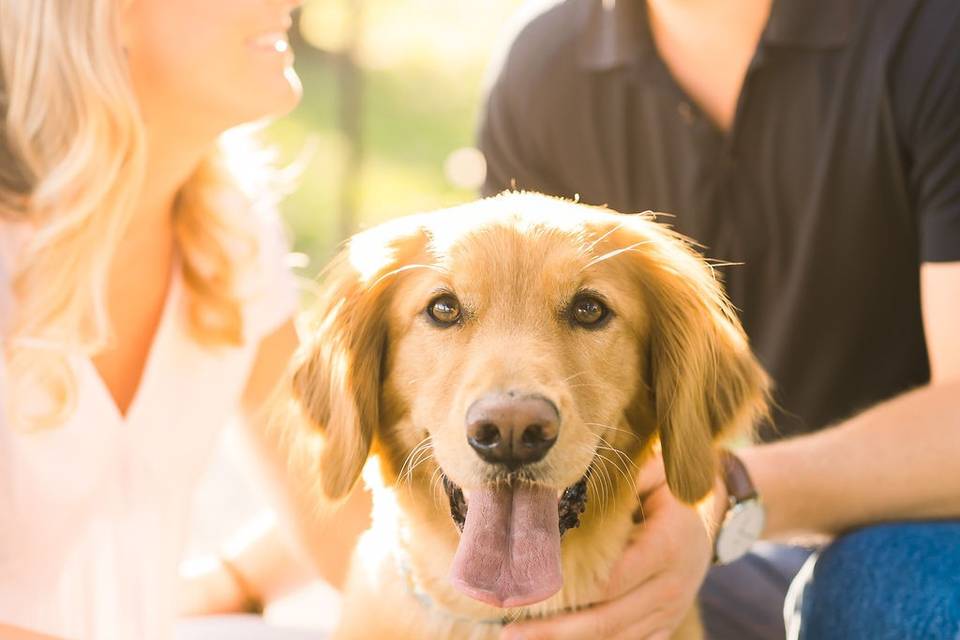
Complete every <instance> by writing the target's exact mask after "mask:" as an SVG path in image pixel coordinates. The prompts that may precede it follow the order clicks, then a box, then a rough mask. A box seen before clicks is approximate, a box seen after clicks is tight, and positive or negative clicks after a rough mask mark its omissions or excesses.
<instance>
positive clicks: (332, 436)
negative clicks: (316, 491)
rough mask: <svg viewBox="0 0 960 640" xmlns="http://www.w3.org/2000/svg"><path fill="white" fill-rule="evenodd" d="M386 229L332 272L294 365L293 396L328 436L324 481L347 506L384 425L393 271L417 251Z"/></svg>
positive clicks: (360, 243)
mask: <svg viewBox="0 0 960 640" xmlns="http://www.w3.org/2000/svg"><path fill="white" fill-rule="evenodd" d="M394 233H399V232H398V231H396V232H395V231H394V230H393V229H392V227H390V226H388V225H384V227H383V228H382V229H380V230H379V233H378V234H377V235H376V236H374V235H373V234H371V232H367V233H365V234H360V235H358V236H355V237H354V238H353V239H352V240H351V242H350V244H349V245H348V246H347V248H346V249H344V250H343V251H342V252H341V253H340V254H339V255H338V256H337V257H336V258H335V259H334V261H333V262H332V263H331V264H330V266H329V267H328V268H327V270H326V272H325V276H324V277H323V281H322V284H321V293H320V297H319V299H318V301H317V304H316V306H315V313H314V316H315V319H314V321H313V323H312V326H311V327H310V329H309V335H308V336H307V338H308V341H307V342H305V344H304V345H303V346H301V349H300V352H299V353H298V354H297V356H296V358H295V360H294V370H293V376H292V380H291V387H292V389H291V392H292V394H293V397H294V399H295V400H296V401H297V402H298V403H299V404H300V408H301V412H302V413H303V415H304V417H305V418H307V420H308V421H309V422H310V423H312V426H313V428H315V429H317V430H318V431H320V433H321V434H322V436H323V445H322V448H321V450H320V481H321V486H322V487H323V491H324V493H325V494H326V496H327V497H328V498H330V499H332V500H337V499H340V498H342V497H344V496H346V495H347V493H349V491H350V489H351V488H352V487H353V485H354V484H355V483H356V482H357V480H358V479H359V477H360V472H361V471H362V470H363V465H364V464H365V463H366V460H367V457H368V456H369V454H370V449H371V445H372V443H373V439H374V434H375V433H376V431H377V427H378V425H379V423H380V389H381V383H382V379H381V378H382V375H383V371H382V368H383V363H384V358H385V353H386V348H387V338H388V327H387V313H388V308H389V306H390V301H391V298H392V293H393V288H394V285H395V281H396V278H395V277H394V275H393V273H392V272H393V271H394V270H395V269H396V268H397V266H398V265H399V264H401V263H402V261H403V260H404V259H405V258H406V256H405V252H406V251H409V250H410V244H411V243H410V242H408V240H410V237H409V236H403V237H398V236H395V235H394Z"/></svg>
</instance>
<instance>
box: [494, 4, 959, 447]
mask: <svg viewBox="0 0 960 640" xmlns="http://www.w3.org/2000/svg"><path fill="white" fill-rule="evenodd" d="M609 4H613V3H609ZM539 6H540V8H539V9H536V10H534V11H533V12H532V13H530V12H528V15H527V17H525V18H524V19H522V20H521V21H520V23H519V24H517V26H516V30H515V31H514V36H513V39H512V40H511V42H510V43H509V47H507V48H506V49H505V50H504V52H503V55H502V56H501V58H500V62H499V63H498V65H497V66H496V67H495V68H494V74H493V76H492V77H491V83H490V85H489V95H488V99H487V102H486V109H485V113H484V117H483V120H482V124H481V128H480V135H479V144H480V148H481V149H482V151H483V152H484V154H485V155H486V158H487V163H488V176H487V181H486V184H485V186H484V192H485V193H486V194H492V193H496V192H498V191H500V190H502V189H506V188H509V187H511V186H512V185H515V186H516V187H518V188H522V189H532V190H538V191H543V192H546V193H551V194H557V195H563V196H567V197H572V196H574V195H577V194H579V197H580V199H581V200H582V201H584V202H588V203H594V204H607V205H609V206H610V207H613V208H615V209H618V210H620V211H625V212H636V211H643V210H646V209H653V210H657V211H664V212H670V213H672V214H673V215H674V216H675V217H674V218H667V219H665V221H667V222H669V223H671V224H672V225H673V226H675V227H676V228H677V229H678V230H679V231H681V232H682V233H684V234H686V235H688V236H690V237H691V238H694V239H695V240H696V241H698V242H699V243H701V244H702V245H704V246H705V249H704V251H705V253H706V254H707V255H708V256H709V257H711V258H715V259H718V260H722V261H729V262H734V263H740V264H739V265H738V266H728V267H725V268H723V269H722V274H723V277H724V279H725V282H726V286H727V290H728V293H729V295H730V297H731V299H732V300H733V303H734V304H735V305H736V307H737V308H738V309H739V311H740V314H741V319H742V320H743V323H744V326H745V328H746V330H747V333H748V334H749V336H750V339H751V342H752V345H753V348H754V349H755V351H756V353H757V354H758V357H759V358H760V360H761V362H762V363H763V365H764V366H765V367H766V368H767V370H768V371H769V372H770V374H771V376H772V377H773V379H774V381H775V383H776V390H775V400H776V402H777V404H778V409H777V411H776V415H775V426H774V427H773V428H766V429H765V431H764V432H763V433H762V434H761V435H762V437H764V438H767V439H769V438H772V437H775V436H776V435H783V434H793V433H801V432H806V431H811V430H814V429H818V428H821V427H823V426H825V425H827V424H828V423H831V422H834V421H837V420H839V419H842V418H844V417H847V416H849V415H850V414H852V413H854V412H856V411H858V410H861V409H864V408H866V407H868V406H870V405H872V404H874V403H876V402H877V401H880V400H883V399H885V398H888V397H890V396H893V395H895V394H898V393H900V392H902V391H905V390H907V389H909V388H911V387H915V386H918V385H922V384H924V383H925V382H927V381H928V379H929V366H928V361H927V353H926V347H925V343H924V335H923V326H922V322H921V309H920V290H919V266H920V264H921V263H922V262H924V261H954V260H960V2H957V0H929V1H924V0H774V3H773V8H772V12H771V16H770V19H769V21H768V23H767V25H766V28H765V30H764V32H763V35H762V37H761V42H760V44H759V47H758V49H757V51H756V53H755V56H754V58H753V60H752V62H751V64H750V66H749V70H748V72H747V76H746V79H745V82H744V85H743V89H742V93H741V95H740V98H739V102H738V104H737V109H736V115H735V119H734V122H733V125H732V128H731V130H730V131H729V133H727V134H725V133H722V132H721V131H719V130H718V129H717V128H716V127H715V126H713V125H712V123H711V122H710V121H709V120H708V119H707V118H706V117H705V116H704V115H703V114H702V113H701V111H700V110H699V109H698V107H697V105H696V104H694V103H693V102H692V101H691V100H690V99H689V98H688V97H687V96H686V95H685V93H684V91H683V90H682V89H681V88H680V87H679V85H678V84H677V83H676V82H675V80H674V79H673V77H672V76H671V74H670V72H669V71H668V70H667V68H666V66H665V65H664V63H663V61H662V60H661V59H660V58H659V56H658V54H657V51H656V48H655V46H654V44H653V41H652V38H651V35H650V32H649V29H648V26H647V22H646V14H645V7H646V4H645V2H642V1H641V0H630V1H627V0H621V1H620V2H616V4H615V5H613V6H612V7H609V8H604V7H603V5H602V3H601V2H600V1H599V0H567V1H565V2H554V3H551V4H549V5H546V6H544V5H543V3H540V5H539ZM704 72H705V73H709V69H705V70H704ZM904 426H905V428H909V425H904Z"/></svg>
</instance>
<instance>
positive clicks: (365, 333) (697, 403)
mask: <svg viewBox="0 0 960 640" xmlns="http://www.w3.org/2000/svg"><path fill="white" fill-rule="evenodd" d="M325 292H326V295H325V297H324V299H323V300H321V302H320V307H319V309H320V318H319V321H318V323H317V325H316V327H315V330H314V336H313V337H314V338H315V341H314V342H313V346H311V347H308V348H307V349H306V350H305V351H304V352H303V354H302V356H301V363H300V365H299V367H298V369H297V371H296V374H295V376H294V389H295V394H296V395H297V396H298V397H299V399H300V401H301V403H302V405H303V407H304V409H305V413H306V414H307V416H308V417H309V418H311V420H312V421H313V422H314V423H315V424H316V425H317V426H318V427H320V428H322V429H324V430H325V433H326V443H325V449H324V453H323V460H322V473H323V485H324V488H325V490H326V492H327V493H328V495H330V496H331V497H339V496H341V495H343V494H345V493H346V492H347V491H348V490H349V488H350V486H351V485H352V484H353V483H354V482H355V481H356V478H357V476H358V474H359V472H360V468H361V467H362V465H363V462H364V461H365V459H366V457H367V455H368V454H369V452H370V451H371V448H372V447H376V448H377V450H379V451H380V452H382V454H383V456H384V457H385V458H386V459H387V460H386V461H387V462H388V465H387V468H389V469H390V470H391V471H390V473H391V474H392V478H391V479H392V480H393V481H397V479H398V478H399V477H400V476H405V477H410V476H413V475H414V474H417V476H418V477H420V478H424V479H426V480H425V481H423V482H420V483H419V484H418V485H417V486H418V487H419V490H420V491H422V492H423V493H424V494H425V497H426V499H427V500H433V496H432V494H431V491H432V490H433V489H434V487H435V485H434V483H431V482H430V481H429V479H430V478H435V477H438V476H439V477H441V478H442V479H443V483H442V484H443V486H444V487H445V490H446V492H447V493H448V495H449V498H450V504H451V515H452V517H453V519H452V520H451V526H452V523H454V522H456V524H457V525H458V526H459V527H461V528H462V535H461V540H460V546H459V549H458V552H457V556H456V558H455V560H454V567H453V575H452V577H453V580H454V582H455V584H456V585H457V586H458V587H459V588H460V589H461V590H463V591H465V592H466V593H468V594H469V595H471V596H473V597H475V598H477V599H479V600H482V601H484V602H488V603H490V604H494V605H498V606H519V605H523V604H528V603H531V602H536V601H538V600H542V599H543V598H545V597H548V596H549V595H551V594H552V593H553V592H555V591H556V590H557V589H559V587H560V575H559V555H560V536H561V533H562V531H563V530H564V529H566V528H568V527H571V526H576V524H577V521H578V517H579V513H580V511H581V510H582V509H583V507H584V504H583V498H584V495H585V487H586V486H588V485H589V484H594V485H597V486H601V487H605V488H609V487H611V486H619V485H629V480H628V479H627V476H629V475H632V469H631V467H632V463H633V462H634V461H636V460H638V459H639V457H640V455H641V454H642V453H643V452H645V451H647V450H648V449H649V447H650V446H651V445H652V444H653V443H654V442H656V441H657V439H659V441H660V442H661V444H662V446H663V455H664V460H665V464H666V469H667V479H668V483H669V485H670V487H671V489H672V490H673V492H674V493H675V494H676V495H677V496H678V497H679V498H681V499H683V500H685V501H688V502H693V501H696V500H699V499H700V498H702V497H703V496H704V495H706V494H707V493H708V492H709V490H710V489H711V488H712V482H713V478H714V471H715V461H714V453H713V443H714V441H715V440H716V439H717V438H718V437H720V436H721V435H722V434H724V433H725V432H728V431H730V430H732V429H735V428H736V427H737V426H738V424H749V423H750V422H751V421H752V419H753V418H754V417H755V415H756V413H757V412H758V411H760V410H762V405H763V402H762V399H763V394H764V376H763V373H762V372H761V370H760V369H759V367H758V366H757V365H756V363H755V362H754V360H753V358H752V357H751V355H750V353H749V350H748V348H747V346H746V341H745V340H744V337H743V334H742V331H741V330H740V328H739V326H738V324H737V323H736V321H735V320H734V318H733V316H732V314H731V313H730V311H729V308H728V307H727V305H726V303H725V302H724V299H723V297H722V295H721V294H720V292H719V289H718V287H717V284H716V282H715V280H714V278H713V276H712V274H711V272H710V271H709V269H708V268H707V267H706V266H705V265H704V263H703V262H702V260H701V259H700V258H699V257H698V256H697V255H696V254H695V253H694V252H692V251H691V250H690V249H689V248H688V247H687V246H686V245H685V244H684V243H683V242H682V241H681V240H680V239H678V238H677V237H676V236H674V235H673V234H671V233H670V232H668V231H667V230H665V229H664V228H663V227H661V226H659V225H657V224H655V223H654V222H652V221H651V220H650V219H649V218H645V217H642V216H620V215H617V214H612V213H609V212H606V211H602V210H598V209H593V208H589V207H586V206H583V205H578V204H575V203H571V202H566V201H562V200H556V199H552V198H546V197H542V196H534V195H529V194H508V195H503V196H500V197H497V198H493V199H489V200H485V201H481V202H478V203H474V204H471V205H466V206H464V207H458V208H457V209H454V210H450V211H446V212H439V213H436V214H430V215H427V216H420V217H413V218H408V219H406V220H403V221H399V222H394V223H391V224H388V225H386V226H383V227H380V228H378V229H374V230H372V231H370V232H367V233H366V234H363V235H361V236H358V237H356V238H355V239H354V240H353V242H352V244H351V245H350V247H349V249H348V250H347V251H346V252H345V253H344V254H343V255H342V256H341V257H340V258H339V260H338V262H337V263H336V264H335V266H334V267H332V270H331V272H330V274H329V276H328V283H327V285H326V288H325Z"/></svg>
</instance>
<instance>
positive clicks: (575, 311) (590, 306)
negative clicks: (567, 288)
mask: <svg viewBox="0 0 960 640" xmlns="http://www.w3.org/2000/svg"><path fill="white" fill-rule="evenodd" d="M570 312H571V317H572V318H573V321H574V322H576V323H577V324H579V325H580V326H583V327H591V328H592V327H596V326H597V325H599V324H600V323H602V322H603V321H604V320H606V319H607V316H608V315H609V314H610V310H609V309H608V308H607V306H606V305H605V304H603V303H602V302H600V301H599V300H597V299H596V298H594V297H592V296H582V297H580V298H577V299H576V300H574V301H573V305H572V306H571V307H570Z"/></svg>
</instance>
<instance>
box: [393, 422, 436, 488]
mask: <svg viewBox="0 0 960 640" xmlns="http://www.w3.org/2000/svg"><path fill="white" fill-rule="evenodd" d="M432 444H433V442H432V440H431V437H430V435H429V434H427V436H426V437H425V438H424V439H423V440H421V441H420V442H418V443H417V445H416V446H415V447H414V448H413V449H411V450H410V453H408V454H407V457H406V458H405V459H404V461H403V464H402V465H400V473H399V474H398V477H399V478H400V479H401V481H402V482H403V483H406V484H409V483H410V481H411V480H412V478H413V469H414V467H416V466H417V464H419V462H417V463H416V464H414V460H416V459H417V458H418V457H419V456H420V455H421V454H422V453H423V452H424V451H427V452H428V454H429V453H430V452H431V446H432Z"/></svg>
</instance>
